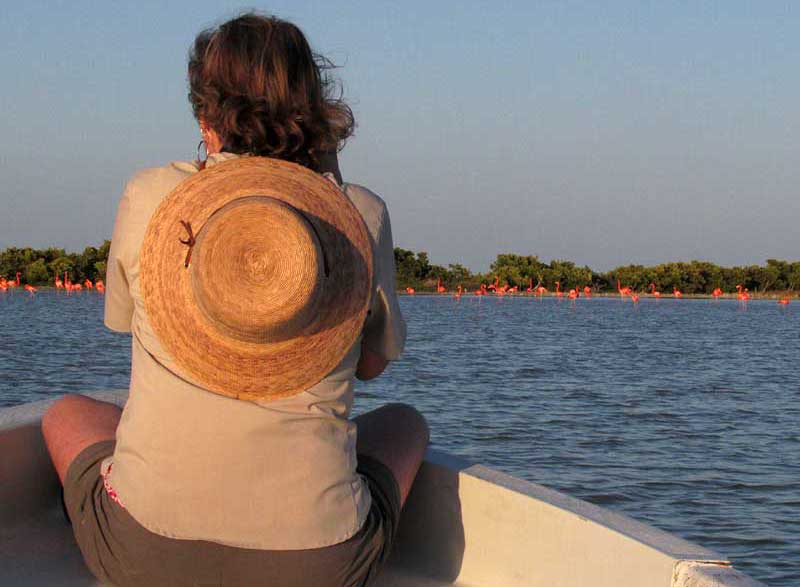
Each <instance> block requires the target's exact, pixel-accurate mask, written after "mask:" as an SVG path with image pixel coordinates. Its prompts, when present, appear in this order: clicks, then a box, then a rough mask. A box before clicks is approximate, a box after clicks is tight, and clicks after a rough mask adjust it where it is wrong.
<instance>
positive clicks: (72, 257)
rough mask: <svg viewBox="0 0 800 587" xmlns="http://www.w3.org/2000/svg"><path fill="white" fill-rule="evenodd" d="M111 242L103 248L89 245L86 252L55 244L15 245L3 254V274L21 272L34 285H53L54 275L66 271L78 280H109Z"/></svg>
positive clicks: (0, 261)
mask: <svg viewBox="0 0 800 587" xmlns="http://www.w3.org/2000/svg"><path fill="white" fill-rule="evenodd" d="M110 245H111V241H105V242H103V244H102V245H100V247H99V248H95V247H86V248H85V249H84V250H83V253H67V252H65V251H64V249H57V248H54V247H51V248H49V249H41V250H40V249H31V248H30V247H26V248H24V249H19V248H16V247H11V248H9V249H6V250H5V251H3V252H2V253H0V277H6V278H8V279H13V278H14V277H15V276H16V273H17V272H18V271H19V273H20V276H19V278H20V281H21V282H22V283H30V284H31V285H53V278H54V277H55V276H56V275H59V276H60V277H62V278H63V277H64V272H65V271H66V272H67V273H69V278H70V279H71V280H72V281H75V282H81V281H83V280H84V279H91V280H92V281H96V280H97V279H105V276H106V261H107V259H108V248H109V246H110Z"/></svg>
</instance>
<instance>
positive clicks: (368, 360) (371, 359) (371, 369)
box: [356, 346, 389, 381]
mask: <svg viewBox="0 0 800 587" xmlns="http://www.w3.org/2000/svg"><path fill="white" fill-rule="evenodd" d="M388 364H389V361H387V360H386V359H384V358H383V357H382V356H381V355H379V354H378V353H375V352H373V351H371V350H369V349H368V348H366V347H363V346H362V347H361V358H360V359H359V360H358V367H357V368H356V378H357V379H359V380H360V381H369V380H370V379H375V378H376V377H377V376H378V375H380V374H381V373H383V371H384V370H385V369H386V366H387V365H388Z"/></svg>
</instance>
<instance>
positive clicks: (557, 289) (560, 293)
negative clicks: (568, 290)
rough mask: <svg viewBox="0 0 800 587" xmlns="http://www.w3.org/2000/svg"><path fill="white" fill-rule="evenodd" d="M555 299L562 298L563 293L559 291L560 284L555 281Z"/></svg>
mask: <svg viewBox="0 0 800 587" xmlns="http://www.w3.org/2000/svg"><path fill="white" fill-rule="evenodd" d="M556 297H557V298H563V297H564V292H563V291H561V282H560V281H556Z"/></svg>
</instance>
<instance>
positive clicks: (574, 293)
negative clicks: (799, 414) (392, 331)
mask: <svg viewBox="0 0 800 587" xmlns="http://www.w3.org/2000/svg"><path fill="white" fill-rule="evenodd" d="M555 283H556V291H554V292H553V293H552V294H549V292H548V291H547V288H546V287H544V286H543V285H542V282H541V281H540V282H539V283H537V284H536V286H535V287H534V285H533V278H530V280H529V284H528V288H527V289H525V290H524V291H522V292H521V291H520V289H519V287H518V286H516V285H515V286H513V287H510V286H509V285H508V284H505V285H500V278H499V277H495V280H494V283H492V284H490V285H486V284H485V283H482V284H481V287H480V288H479V289H476V290H475V291H474V292H472V293H473V294H474V295H476V296H485V295H488V294H489V293H490V292H491V293H492V294H494V295H498V296H503V295H513V294H517V293H522V294H534V295H536V296H538V297H539V298H541V297H542V296H544V295H545V294H549V295H553V296H555V297H557V298H567V299H569V300H576V299H578V298H579V297H581V296H583V297H585V298H590V297H592V292H593V290H592V288H591V287H590V286H588V285H584V286H583V287H581V286H579V285H576V286H575V287H574V288H572V289H570V290H569V291H568V292H564V291H561V282H560V281H556V282H555ZM617 291H618V292H619V295H620V297H621V298H630V300H631V301H632V302H633V303H634V304H636V303H638V302H639V298H640V296H647V297H652V298H661V297H663V296H662V294H661V292H660V291H658V290H657V289H656V284H655V283H651V284H650V288H649V291H648V292H642V293H639V292H636V291H635V290H634V289H633V288H631V287H628V286H624V287H623V286H622V284H620V282H619V280H617ZM406 293H408V294H414V293H416V291H415V290H414V288H413V287H407V288H406ZM436 293H438V294H445V293H447V288H445V287H444V286H443V285H442V280H441V279H437V280H436ZM463 293H467V292H466V290H464V288H463V287H461V284H459V285H458V289H457V290H456V291H455V293H453V297H454V298H460V297H461V295H462V294H463ZM723 295H725V294H724V292H723V291H722V289H721V288H719V287H716V288H714V291H712V292H711V297H712V298H714V299H715V300H717V299H719V298H721V297H722V296H723ZM671 297H673V298H682V297H683V293H682V292H681V290H679V289H678V288H677V287H673V288H672V296H671ZM736 299H738V300H739V301H741V302H746V301H748V300H750V299H751V295H750V291H749V290H748V289H747V288H746V287H744V288H743V287H742V286H741V285H737V286H736ZM778 304H780V305H782V306H787V305H789V296H788V295H786V296H783V297H782V298H780V299H779V300H778Z"/></svg>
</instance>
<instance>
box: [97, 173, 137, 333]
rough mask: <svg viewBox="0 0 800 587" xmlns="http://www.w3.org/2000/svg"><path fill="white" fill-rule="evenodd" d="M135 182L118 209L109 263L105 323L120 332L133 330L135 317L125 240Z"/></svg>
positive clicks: (107, 266) (127, 188) (125, 192)
mask: <svg viewBox="0 0 800 587" xmlns="http://www.w3.org/2000/svg"><path fill="white" fill-rule="evenodd" d="M130 190H131V185H130V183H128V186H127V187H126V188H125V191H124V193H123V194H122V198H120V201H119V206H118V208H117V219H116V221H115V223H114V232H113V234H112V236H111V248H110V249H109V251H108V261H107V262H106V294H105V316H104V320H103V321H104V322H105V325H106V326H107V327H108V328H110V329H111V330H115V331H117V332H130V331H131V320H132V318H133V297H132V296H131V293H130V288H129V284H128V277H127V273H126V264H125V261H126V255H125V240H126V234H127V229H128V224H129V217H130V207H131V204H130Z"/></svg>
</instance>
